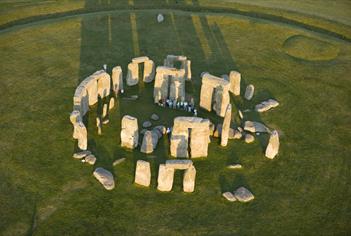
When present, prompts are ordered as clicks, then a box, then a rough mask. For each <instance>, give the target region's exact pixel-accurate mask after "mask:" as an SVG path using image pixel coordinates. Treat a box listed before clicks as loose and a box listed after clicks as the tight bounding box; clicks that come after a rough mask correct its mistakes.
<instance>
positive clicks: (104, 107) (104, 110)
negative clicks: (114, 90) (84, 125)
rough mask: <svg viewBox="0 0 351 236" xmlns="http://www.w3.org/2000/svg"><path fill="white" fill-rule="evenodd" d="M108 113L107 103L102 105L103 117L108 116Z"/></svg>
mask: <svg viewBox="0 0 351 236" xmlns="http://www.w3.org/2000/svg"><path fill="white" fill-rule="evenodd" d="M107 113H108V106H107V104H106V103H105V104H104V106H103V107H102V118H105V117H106V116H107Z"/></svg>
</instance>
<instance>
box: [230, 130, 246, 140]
mask: <svg viewBox="0 0 351 236" xmlns="http://www.w3.org/2000/svg"><path fill="white" fill-rule="evenodd" d="M242 136H243V135H242V133H241V132H240V131H239V130H236V129H233V128H230V129H229V137H228V138H229V139H241V137H242Z"/></svg>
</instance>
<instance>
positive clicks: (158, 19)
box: [157, 14, 165, 23]
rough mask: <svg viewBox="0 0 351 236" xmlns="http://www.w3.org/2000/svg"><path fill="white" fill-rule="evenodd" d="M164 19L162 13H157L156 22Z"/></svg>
mask: <svg viewBox="0 0 351 236" xmlns="http://www.w3.org/2000/svg"><path fill="white" fill-rule="evenodd" d="M164 19H165V18H164V16H163V15H162V14H158V15H157V22H158V23H161V22H163V21H164Z"/></svg>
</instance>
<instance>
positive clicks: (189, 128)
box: [171, 116, 210, 158]
mask: <svg viewBox="0 0 351 236" xmlns="http://www.w3.org/2000/svg"><path fill="white" fill-rule="evenodd" d="M209 135H210V121H209V120H208V119H203V118H199V117H184V116H180V117H176V118H175V119H174V123H173V131H172V135H171V155H172V156H174V157H186V158H187V157H189V156H190V157H191V158H197V157H206V156H207V153H208V141H209ZM189 136H190V154H189V144H188V139H189Z"/></svg>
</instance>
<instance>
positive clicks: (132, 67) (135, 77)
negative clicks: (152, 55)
mask: <svg viewBox="0 0 351 236" xmlns="http://www.w3.org/2000/svg"><path fill="white" fill-rule="evenodd" d="M138 82H139V66H138V64H137V63H129V64H128V74H127V85H128V86H134V85H137V84H138Z"/></svg>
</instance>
